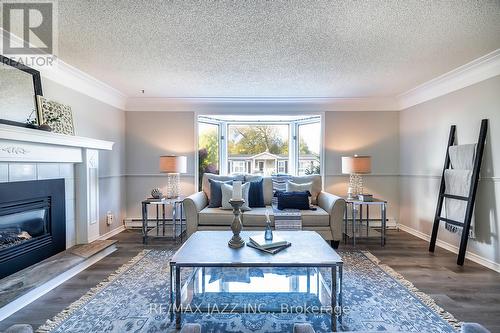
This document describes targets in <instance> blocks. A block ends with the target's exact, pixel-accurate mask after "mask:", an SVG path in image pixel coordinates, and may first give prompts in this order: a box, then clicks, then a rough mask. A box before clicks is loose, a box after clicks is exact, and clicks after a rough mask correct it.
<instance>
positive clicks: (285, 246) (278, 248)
mask: <svg viewBox="0 0 500 333" xmlns="http://www.w3.org/2000/svg"><path fill="white" fill-rule="evenodd" d="M290 245H292V243H289V242H287V243H286V244H285V245H281V246H278V247H273V248H267V249H264V248H262V247H260V246H258V245H256V244H255V243H254V242H252V241H250V242H248V243H247V246H250V247H251V248H254V249H257V250H260V251H262V252H266V253H269V254H276V253H278V252H280V251H282V250H284V249H286V248H287V247H289V246H290Z"/></svg>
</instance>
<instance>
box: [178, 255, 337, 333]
mask: <svg viewBox="0 0 500 333" xmlns="http://www.w3.org/2000/svg"><path fill="white" fill-rule="evenodd" d="M211 267H245V268H246V267H297V268H302V267H306V268H308V269H309V268H316V269H318V276H319V268H330V269H331V274H332V282H331V295H330V299H331V304H330V306H331V308H332V309H331V311H332V312H331V322H332V331H333V332H337V313H336V311H337V309H340V314H339V315H338V321H339V323H340V324H341V325H342V277H343V263H341V262H340V263H337V264H334V265H324V264H318V265H297V264H294V265H279V264H272V265H248V264H246V265H223V264H212V265H209V264H204V265H200V264H197V265H178V264H176V263H175V262H170V309H171V310H170V321H171V322H172V321H173V320H174V315H175V327H176V329H178V330H179V329H181V313H182V309H181V291H182V286H181V269H182V268H201V269H203V270H205V269H206V268H211ZM308 273H309V270H308ZM202 274H204V273H202ZM203 278H204V277H203ZM174 281H175V283H174ZM308 282H309V279H308ZM186 283H189V280H188V281H187V282H186ZM203 284H204V283H203ZM308 287H309V286H308ZM318 288H319V286H318Z"/></svg>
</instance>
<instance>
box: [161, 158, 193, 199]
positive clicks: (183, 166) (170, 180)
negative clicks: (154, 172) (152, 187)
mask: <svg viewBox="0 0 500 333" xmlns="http://www.w3.org/2000/svg"><path fill="white" fill-rule="evenodd" d="M160 172H162V173H166V174H167V193H166V195H167V198H177V197H178V196H179V194H180V187H181V183H180V176H179V174H181V173H186V172H187V158H186V156H175V155H165V156H160Z"/></svg>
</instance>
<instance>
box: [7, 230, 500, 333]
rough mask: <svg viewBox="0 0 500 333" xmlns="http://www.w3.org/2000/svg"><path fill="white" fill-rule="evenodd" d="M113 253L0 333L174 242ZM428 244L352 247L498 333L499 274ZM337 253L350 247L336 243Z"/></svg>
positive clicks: (396, 240) (391, 238)
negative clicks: (139, 256)
mask: <svg viewBox="0 0 500 333" xmlns="http://www.w3.org/2000/svg"><path fill="white" fill-rule="evenodd" d="M113 239H116V240H118V250H117V251H116V252H114V253H113V254H111V255H110V256H108V257H106V258H104V259H103V260H101V261H99V262H98V263H96V264H94V265H93V266H91V267H89V268H88V269H86V270H85V271H83V272H81V273H79V274H78V275H76V276H75V277H73V278H72V279H70V280H68V281H66V282H65V283H63V284H62V285H60V286H59V287H57V288H56V289H54V290H52V291H51V292H49V293H47V294H46V295H44V296H42V297H41V298H39V299H38V300H36V301H34V302H33V303H31V304H30V305H28V306H26V307H25V308H23V309H22V310H20V311H18V312H17V313H15V314H13V315H12V316H10V317H9V318H7V319H6V320H4V321H2V322H1V323H0V331H2V330H5V329H6V328H7V327H9V326H10V325H12V324H16V323H28V324H31V325H32V326H33V327H35V328H36V327H38V326H40V325H42V324H43V323H45V321H46V320H47V319H49V318H52V317H53V316H54V315H56V314H58V313H59V312H60V311H62V310H63V309H64V308H66V307H67V306H68V305H70V304H71V303H72V302H73V301H75V300H77V299H78V298H80V297H81V296H82V295H83V294H85V293H86V292H87V291H88V290H89V289H90V288H92V287H94V286H95V285H97V284H98V283H99V282H100V281H102V280H103V279H105V278H106V277H107V276H108V275H110V274H111V273H112V272H114V271H115V270H116V269H118V268H119V267H120V266H121V265H123V264H125V263H126V262H128V261H129V259H131V258H132V257H133V256H135V255H136V254H137V253H138V252H139V251H141V250H142V249H144V248H172V247H173V246H175V244H174V243H173V242H169V241H164V240H159V239H158V240H151V241H150V244H149V245H148V246H143V245H142V243H141V237H140V234H139V233H138V232H137V231H125V232H122V233H120V234H119V235H117V236H115V237H113ZM427 247H428V243H427V242H424V241H422V240H420V239H418V238H416V237H414V236H412V235H410V234H408V233H405V232H403V231H395V230H391V231H389V232H388V240H387V245H386V247H385V248H381V247H380V244H379V242H378V241H376V240H370V241H369V242H363V241H361V242H359V244H358V246H357V248H359V249H366V250H369V251H370V252H371V253H372V254H374V255H375V256H377V257H378V258H379V259H380V260H381V261H382V262H383V263H385V264H387V265H389V266H391V267H392V268H393V269H395V270H396V271H397V272H399V273H400V274H402V275H403V276H404V277H405V278H406V279H408V280H410V281H411V282H412V283H413V284H414V285H415V286H416V287H417V288H419V289H420V290H421V291H423V292H425V293H427V294H428V295H430V296H431V297H432V298H434V300H436V302H437V303H438V304H439V305H440V306H441V307H443V308H444V309H445V310H447V311H448V312H450V313H452V314H453V315H454V316H455V317H456V318H457V319H459V320H461V321H467V322H479V323H481V324H483V325H484V326H486V327H487V328H488V329H490V330H491V332H500V274H499V273H496V272H494V271H492V270H489V269H487V268H484V267H483V266H480V265H478V264H475V263H473V262H471V261H468V260H467V261H466V263H465V265H464V267H459V266H457V265H456V264H455V262H456V255H455V254H453V253H451V252H448V251H446V250H443V249H440V248H437V250H436V252H435V254H429V253H428V252H427ZM340 248H341V249H342V248H351V246H349V245H348V246H345V245H344V244H343V243H341V245H340Z"/></svg>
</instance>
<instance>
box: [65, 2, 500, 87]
mask: <svg viewBox="0 0 500 333" xmlns="http://www.w3.org/2000/svg"><path fill="white" fill-rule="evenodd" d="M58 7H59V56H60V58H61V59H63V60H64V61H66V62H67V63H69V64H71V65H73V66H75V67H77V68H79V69H81V70H83V71H85V72H87V73H89V74H90V75H92V76H94V77H96V78H98V79H100V80H102V81H104V82H106V83H108V84H110V85H111V86H113V87H115V88H117V89H119V90H121V91H122V92H124V93H126V94H127V95H130V96H148V97H150V96H154V97H368V96H389V95H394V94H398V93H401V92H404V91H407V90H408V89H411V88H413V87H415V86H416V85H418V84H421V83H423V82H425V81H428V80H430V79H432V78H434V77H436V76H438V75H441V74H443V73H445V72H448V71H450V70H452V69H454V68H456V67H458V66H461V65H463V64H465V63H467V62H469V61H471V60H473V59H476V58H478V57H480V56H483V55H485V54H487V53H489V52H491V51H493V50H495V49H497V48H500V0H492V1H480V0H474V1H469V0H456V1H441V0H439V1H438V0H436V1H420V0H418V1H410V0H401V1H306V0H304V1H186V0H184V1H164V0H147V1H146V0H142V1H139V0H126V1H116V0H115V1H112V0H101V1H96V0H86V1H83V0H61V1H59V5H58ZM141 89H145V94H144V95H142V94H141V93H140V90H141Z"/></svg>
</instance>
